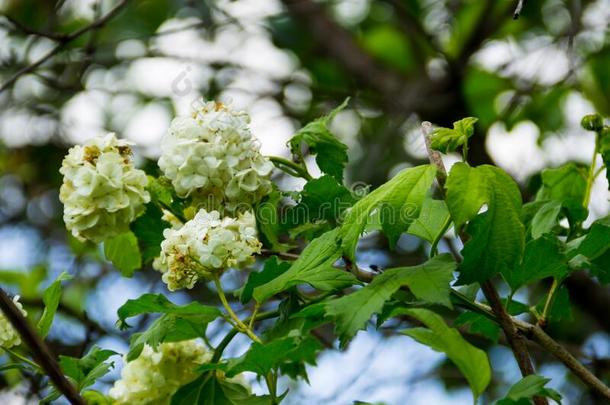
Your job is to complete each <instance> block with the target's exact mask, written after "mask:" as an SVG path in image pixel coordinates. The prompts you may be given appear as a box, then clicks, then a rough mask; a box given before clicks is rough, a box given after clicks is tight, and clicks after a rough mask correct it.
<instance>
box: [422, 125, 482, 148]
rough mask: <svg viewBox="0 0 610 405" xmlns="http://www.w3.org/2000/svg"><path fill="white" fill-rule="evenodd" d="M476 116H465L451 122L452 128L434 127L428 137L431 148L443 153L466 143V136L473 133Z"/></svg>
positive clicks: (468, 136)
mask: <svg viewBox="0 0 610 405" xmlns="http://www.w3.org/2000/svg"><path fill="white" fill-rule="evenodd" d="M477 121H478V119H477V118H473V117H467V118H463V119H461V120H459V121H456V122H454V123H453V129H449V128H436V129H435V130H434V132H433V133H432V137H431V139H430V146H431V147H432V149H435V150H438V151H440V152H443V153H448V152H453V151H455V150H456V149H457V148H458V147H460V146H464V145H467V144H468V138H470V137H471V136H472V135H473V134H474V124H475V123H476V122H477Z"/></svg>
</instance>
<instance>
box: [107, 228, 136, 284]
mask: <svg viewBox="0 0 610 405" xmlns="http://www.w3.org/2000/svg"><path fill="white" fill-rule="evenodd" d="M104 254H105V255H106V259H108V260H110V261H111V262H112V264H113V265H114V267H116V268H117V269H119V270H120V271H121V273H122V274H123V275H124V276H125V277H131V276H133V273H134V271H135V270H136V269H139V268H140V267H142V256H141V255H140V248H139V247H138V239H137V238H136V236H135V235H134V234H133V232H126V233H122V234H120V235H118V236H115V237H114V238H112V239H108V240H106V241H104Z"/></svg>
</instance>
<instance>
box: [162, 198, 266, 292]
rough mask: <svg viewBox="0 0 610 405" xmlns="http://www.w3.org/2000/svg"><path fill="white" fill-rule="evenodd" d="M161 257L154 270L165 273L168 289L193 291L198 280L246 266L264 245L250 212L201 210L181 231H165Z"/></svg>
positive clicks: (164, 278) (169, 229) (168, 229)
mask: <svg viewBox="0 0 610 405" xmlns="http://www.w3.org/2000/svg"><path fill="white" fill-rule="evenodd" d="M163 236H164V238H165V240H164V241H163V242H162V243H161V255H160V256H159V257H158V258H157V259H155V261H154V262H153V267H154V268H155V269H157V270H159V271H161V272H162V273H163V277H162V278H163V281H164V282H165V283H166V284H167V288H169V290H171V291H175V290H178V289H181V288H193V286H194V285H195V283H196V282H197V281H198V280H199V279H204V280H207V279H211V278H214V277H217V276H219V275H220V274H222V272H223V271H224V270H225V269H227V268H229V267H236V268H239V267H243V266H246V265H248V264H251V263H252V262H253V261H254V254H256V253H259V252H260V249H261V246H262V245H261V243H260V241H259V240H258V239H257V237H256V221H255V218H254V215H253V214H252V213H251V212H249V211H246V212H243V213H239V214H238V215H237V218H232V217H224V218H222V217H221V216H220V213H219V212H218V211H210V212H207V211H206V210H204V209H201V210H199V212H197V214H196V215H195V217H194V218H193V219H191V220H190V221H188V222H187V223H185V224H184V225H183V226H182V227H181V228H179V229H173V228H167V229H165V230H164V231H163Z"/></svg>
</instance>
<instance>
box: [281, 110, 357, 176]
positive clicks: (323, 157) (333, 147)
mask: <svg viewBox="0 0 610 405" xmlns="http://www.w3.org/2000/svg"><path fill="white" fill-rule="evenodd" d="M348 101H349V99H346V100H345V101H344V102H343V103H342V104H341V105H340V106H338V107H337V108H335V109H334V110H332V111H331V112H330V113H329V114H328V115H326V116H324V117H321V118H318V119H317V120H315V121H312V122H310V123H309V124H307V125H305V126H304V127H303V128H301V129H300V130H299V131H297V133H296V134H294V136H293V137H292V139H291V140H290V141H289V145H290V150H291V151H292V153H293V154H295V155H296V156H302V153H301V145H302V144H303V143H304V144H306V145H307V146H308V147H309V151H310V152H311V153H312V154H315V155H316V163H317V164H318V167H319V168H320V170H322V172H324V173H326V174H329V175H331V176H333V177H334V178H335V179H336V180H337V181H338V182H342V181H343V169H344V168H345V165H346V164H347V146H345V145H344V144H343V143H341V142H340V141H339V140H338V139H337V138H336V137H335V136H334V135H333V134H332V132H331V131H330V128H329V124H330V122H331V121H332V119H333V118H334V117H335V116H336V115H337V114H338V113H339V112H341V111H342V110H343V109H345V107H347V103H348Z"/></svg>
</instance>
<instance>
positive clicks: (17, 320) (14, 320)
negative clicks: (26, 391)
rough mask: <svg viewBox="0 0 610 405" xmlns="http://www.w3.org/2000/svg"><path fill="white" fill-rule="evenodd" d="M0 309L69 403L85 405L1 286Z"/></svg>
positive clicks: (45, 346)
mask: <svg viewBox="0 0 610 405" xmlns="http://www.w3.org/2000/svg"><path fill="white" fill-rule="evenodd" d="M0 309H1V310H2V312H3V313H4V315H5V316H6V318H7V319H8V320H9V322H10V323H11V325H13V327H14V328H15V330H17V332H19V335H20V336H21V338H22V339H23V341H24V342H25V343H26V344H27V345H28V347H29V348H30V350H31V351H32V355H33V357H34V359H35V360H36V363H37V364H38V365H40V367H42V369H43V370H44V371H45V372H46V373H47V375H48V376H49V378H50V379H51V381H52V382H53V384H54V385H55V386H56V387H57V389H58V390H59V391H61V392H62V393H63V394H64V395H65V396H66V398H67V399H68V400H69V401H70V403H72V404H77V405H86V402H85V400H84V399H83V398H82V397H81V396H80V394H79V393H78V391H77V390H76V387H75V386H74V385H72V384H71V383H70V382H69V381H68V380H67V379H66V377H65V376H64V375H63V373H62V372H61V369H60V368H59V364H58V363H57V361H56V360H55V357H54V356H53V354H52V353H51V351H50V350H49V348H48V347H47V345H46V344H45V343H44V341H42V339H40V337H39V336H38V335H37V334H36V332H35V331H34V329H33V328H32V326H31V325H30V324H29V322H28V320H27V319H26V318H25V317H24V316H23V314H22V313H21V311H20V310H19V308H17V306H16V305H15V303H14V302H13V300H11V299H10V298H9V296H8V295H7V294H6V292H5V291H4V290H3V289H2V288H0Z"/></svg>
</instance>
